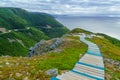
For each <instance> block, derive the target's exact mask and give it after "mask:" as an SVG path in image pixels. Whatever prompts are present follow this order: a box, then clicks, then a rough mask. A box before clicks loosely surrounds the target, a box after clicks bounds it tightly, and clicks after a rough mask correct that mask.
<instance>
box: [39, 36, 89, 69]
mask: <svg viewBox="0 0 120 80" xmlns="http://www.w3.org/2000/svg"><path fill="white" fill-rule="evenodd" d="M73 38H76V37H71V38H70V39H73ZM65 46H67V47H66V48H65V49H64V50H63V51H62V52H60V53H56V52H51V53H49V54H48V55H46V58H45V59H44V60H43V61H40V63H41V64H40V65H39V67H38V69H45V70H46V69H50V68H58V69H59V70H60V71H61V70H71V69H72V68H73V67H74V65H75V63H76V62H77V61H78V60H79V58H80V57H81V56H80V54H84V53H85V52H86V50H87V46H86V45H85V44H83V43H81V42H80V41H79V38H77V40H75V39H73V40H71V41H70V42H66V45H65Z"/></svg>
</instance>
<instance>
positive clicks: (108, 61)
mask: <svg viewBox="0 0 120 80" xmlns="http://www.w3.org/2000/svg"><path fill="white" fill-rule="evenodd" d="M104 61H105V63H106V64H109V65H110V64H112V65H115V66H117V67H118V69H119V70H120V61H115V60H112V59H108V58H105V59H104Z"/></svg>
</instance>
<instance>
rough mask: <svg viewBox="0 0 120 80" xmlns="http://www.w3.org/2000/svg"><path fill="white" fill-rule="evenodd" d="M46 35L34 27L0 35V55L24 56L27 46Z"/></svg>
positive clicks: (45, 37)
mask: <svg viewBox="0 0 120 80" xmlns="http://www.w3.org/2000/svg"><path fill="white" fill-rule="evenodd" d="M41 39H48V37H47V36H46V35H45V34H44V33H43V32H42V31H40V30H38V29H36V28H30V29H28V30H19V31H12V32H10V33H5V34H2V35H0V55H10V56H26V55H27V53H28V48H30V47H31V46H33V45H34V44H35V43H36V42H38V41H40V40H41Z"/></svg>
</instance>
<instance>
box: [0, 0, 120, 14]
mask: <svg viewBox="0 0 120 80" xmlns="http://www.w3.org/2000/svg"><path fill="white" fill-rule="evenodd" d="M0 6H1V7H20V8H23V9H26V10H29V11H34V12H46V13H50V14H110V15H113V14H120V0H0Z"/></svg>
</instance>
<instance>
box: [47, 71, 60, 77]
mask: <svg viewBox="0 0 120 80" xmlns="http://www.w3.org/2000/svg"><path fill="white" fill-rule="evenodd" d="M46 74H47V75H49V76H52V77H55V76H57V75H58V69H50V70H47V71H46Z"/></svg>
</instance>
